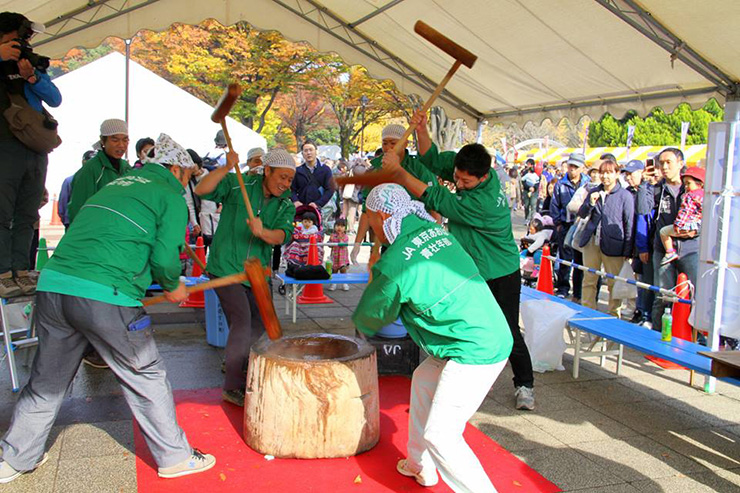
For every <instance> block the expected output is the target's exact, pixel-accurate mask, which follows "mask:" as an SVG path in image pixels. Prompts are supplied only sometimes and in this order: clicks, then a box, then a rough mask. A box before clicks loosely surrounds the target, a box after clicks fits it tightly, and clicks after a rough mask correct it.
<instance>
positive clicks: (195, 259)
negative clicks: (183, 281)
mask: <svg viewBox="0 0 740 493" xmlns="http://www.w3.org/2000/svg"><path fill="white" fill-rule="evenodd" d="M185 253H187V254H188V257H190V258H191V259H193V262H195V263H196V264H198V267H200V270H201V271H203V272H205V271H206V264H204V263H203V261H202V260H201V259H200V258H199V257H198V256H197V255H196V254H195V252H194V251H193V249H192V248H190V245H188V244H187V243H185Z"/></svg>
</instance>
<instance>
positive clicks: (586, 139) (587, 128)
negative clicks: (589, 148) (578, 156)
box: [583, 127, 590, 156]
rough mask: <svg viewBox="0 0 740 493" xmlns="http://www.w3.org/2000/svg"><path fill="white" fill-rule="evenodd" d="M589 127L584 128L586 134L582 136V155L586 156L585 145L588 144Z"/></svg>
mask: <svg viewBox="0 0 740 493" xmlns="http://www.w3.org/2000/svg"><path fill="white" fill-rule="evenodd" d="M589 128H590V127H586V133H585V134H583V155H584V156H585V155H586V144H588V130H589Z"/></svg>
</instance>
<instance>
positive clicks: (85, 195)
mask: <svg viewBox="0 0 740 493" xmlns="http://www.w3.org/2000/svg"><path fill="white" fill-rule="evenodd" d="M119 162H120V166H119V168H118V171H116V169H115V168H114V167H113V165H112V164H111V162H110V159H108V156H106V154H105V152H104V151H99V152H98V153H97V154H95V156H93V157H92V158H90V159H89V160H87V161H86V162H85V164H83V165H82V168H80V169H79V170H78V171H77V173H75V176H74V178H73V179H72V192H71V194H70V196H69V204H68V205H67V214H68V215H69V222H70V224H71V223H72V221H74V219H75V218H76V217H77V214H78V213H79V212H80V209H82V206H83V205H85V202H87V199H89V198H90V197H92V196H93V195H95V194H96V193H97V192H98V191H99V190H100V189H102V188H103V187H104V186H106V185H107V184H108V183H110V182H112V181H113V180H115V179H116V178H118V177H121V176H123V175H125V174H126V173H129V172H131V170H132V169H133V168H131V166H130V165H129V164H128V162H127V161H126V160H125V159H121V160H120V161H119Z"/></svg>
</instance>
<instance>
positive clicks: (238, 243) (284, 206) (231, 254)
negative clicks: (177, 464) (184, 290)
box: [203, 173, 295, 286]
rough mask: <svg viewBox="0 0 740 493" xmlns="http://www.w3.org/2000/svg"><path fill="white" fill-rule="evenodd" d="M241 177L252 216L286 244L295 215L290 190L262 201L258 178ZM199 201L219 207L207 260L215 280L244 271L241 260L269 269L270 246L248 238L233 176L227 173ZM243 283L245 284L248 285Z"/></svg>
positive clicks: (251, 236)
mask: <svg viewBox="0 0 740 493" xmlns="http://www.w3.org/2000/svg"><path fill="white" fill-rule="evenodd" d="M242 177H243V178H244V185H245V186H246V189H247V195H249V200H250V202H251V204H252V210H253V211H254V215H255V216H257V217H259V218H260V219H261V220H262V225H263V226H264V228H266V229H280V230H282V231H284V232H285V240H284V241H283V242H284V243H287V242H289V241H290V239H291V234H292V233H293V217H294V216H295V206H294V205H293V202H291V200H290V190H287V191H286V192H285V193H284V194H283V195H282V196H280V197H272V196H271V197H270V198H266V197H265V194H264V191H263V189H262V181H263V179H264V177H263V176H262V175H251V176H250V175H247V174H246V173H244V174H242ZM203 198H204V199H207V200H212V201H214V202H220V203H222V204H223V209H222V211H221V219H220V220H219V222H218V229H217V230H216V234H215V235H214V237H213V244H211V252H210V254H209V257H208V272H210V273H211V274H213V275H215V276H218V277H223V276H228V275H231V274H236V273H238V272H244V261H245V260H247V259H248V258H250V257H257V258H258V259H259V261H260V262H261V263H262V265H263V266H269V265H270V259H271V258H272V248H273V246H272V245H270V244H268V243H265V242H264V241H262V240H260V239H259V238H255V237H254V236H253V235H252V231H251V230H250V229H249V225H248V224H247V218H248V217H249V216H248V215H247V209H246V208H245V207H244V199H243V198H242V193H241V190H240V188H239V180H238V179H237V177H236V174H234V173H229V174H227V175H226V176H225V177H224V178H223V179H222V180H221V181H220V182H219V183H218V185H217V186H216V188H215V189H214V190H213V192H211V193H209V194H206V195H203ZM244 284H246V285H247V286H248V285H249V283H248V282H245V283H244Z"/></svg>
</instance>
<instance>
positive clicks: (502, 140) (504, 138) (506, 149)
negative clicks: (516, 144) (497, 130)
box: [501, 137, 509, 156]
mask: <svg viewBox="0 0 740 493" xmlns="http://www.w3.org/2000/svg"><path fill="white" fill-rule="evenodd" d="M501 145H502V146H504V156H506V153H507V152H508V150H509V149H508V148H507V147H506V137H501Z"/></svg>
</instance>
